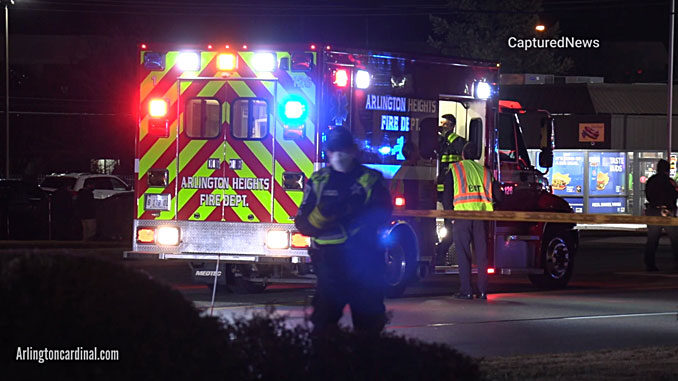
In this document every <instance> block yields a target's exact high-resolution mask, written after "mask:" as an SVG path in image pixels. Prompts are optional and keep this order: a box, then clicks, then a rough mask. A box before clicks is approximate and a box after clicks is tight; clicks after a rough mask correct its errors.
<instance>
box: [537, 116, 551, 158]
mask: <svg viewBox="0 0 678 381" xmlns="http://www.w3.org/2000/svg"><path fill="white" fill-rule="evenodd" d="M554 135H555V134H554V127H553V118H552V117H551V116H550V115H547V116H545V117H543V118H542V119H541V144H540V146H541V147H540V148H541V152H540V153H539V166H540V167H542V168H551V167H553V150H554V149H555V137H554Z"/></svg>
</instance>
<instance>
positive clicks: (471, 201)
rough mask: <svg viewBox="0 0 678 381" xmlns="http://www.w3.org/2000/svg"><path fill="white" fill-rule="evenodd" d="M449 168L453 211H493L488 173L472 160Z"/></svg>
mask: <svg viewBox="0 0 678 381" xmlns="http://www.w3.org/2000/svg"><path fill="white" fill-rule="evenodd" d="M451 167H452V168H451V172H452V179H453V180H454V200H453V202H452V203H453V205H454V210H474V211H487V212H489V211H493V210H494V208H493V207H492V175H491V174H490V171H489V170H488V169H487V168H485V167H483V166H482V165H480V164H478V163H476V162H475V161H473V160H462V161H460V162H458V163H454V164H452V166H451Z"/></svg>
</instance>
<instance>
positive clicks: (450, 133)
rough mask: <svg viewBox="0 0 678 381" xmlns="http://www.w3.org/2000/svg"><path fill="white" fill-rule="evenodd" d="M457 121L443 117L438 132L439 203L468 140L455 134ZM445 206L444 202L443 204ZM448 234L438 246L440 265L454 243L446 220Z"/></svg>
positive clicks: (451, 117) (444, 260)
mask: <svg viewBox="0 0 678 381" xmlns="http://www.w3.org/2000/svg"><path fill="white" fill-rule="evenodd" d="M456 125H457V119H456V118H455V117H454V115H452V114H445V115H443V122H442V123H441V124H440V130H439V132H438V201H439V202H443V199H444V198H443V192H444V188H445V185H444V183H445V177H446V175H447V172H448V171H449V170H450V166H451V165H452V164H454V163H456V162H458V161H459V160H461V151H462V149H463V148H464V145H465V144H466V139H464V138H462V137H461V136H459V135H457V133H456V132H455V129H456ZM443 205H444V202H443ZM445 229H446V230H447V234H446V235H445V236H444V237H443V238H442V239H441V241H440V242H439V243H438V245H437V246H436V258H437V261H438V262H439V264H441V265H444V264H447V263H446V258H447V252H448V251H449V250H450V246H452V243H453V237H452V221H450V220H445Z"/></svg>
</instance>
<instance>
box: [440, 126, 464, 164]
mask: <svg viewBox="0 0 678 381" xmlns="http://www.w3.org/2000/svg"><path fill="white" fill-rule="evenodd" d="M458 138H460V136H459V135H457V134H456V133H455V132H452V133H451V134H449V135H447V146H448V147H449V146H450V145H451V144H452V142H454V141H455V140H457V139H458ZM460 160H461V155H460V154H449V153H447V149H445V150H443V152H442V156H440V162H441V163H445V164H447V163H456V162H457V161H460Z"/></svg>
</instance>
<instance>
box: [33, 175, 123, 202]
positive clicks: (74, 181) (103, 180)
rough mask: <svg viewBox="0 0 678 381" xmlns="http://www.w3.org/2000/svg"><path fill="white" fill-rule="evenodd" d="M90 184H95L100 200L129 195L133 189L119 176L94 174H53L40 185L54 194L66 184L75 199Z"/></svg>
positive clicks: (95, 190) (95, 194)
mask: <svg viewBox="0 0 678 381" xmlns="http://www.w3.org/2000/svg"><path fill="white" fill-rule="evenodd" d="M90 182H91V183H93V184H94V198H95V199H98V200H103V199H106V198H109V197H111V196H114V195H118V194H121V193H129V192H130V191H131V190H132V187H131V186H130V185H127V184H125V182H124V181H122V180H121V179H120V178H119V177H118V176H114V175H100V174H92V173H60V174H56V173H53V174H51V175H48V176H46V177H45V179H44V180H43V181H42V183H40V188H41V189H42V190H44V191H46V192H49V193H52V192H55V191H56V190H57V189H58V188H59V187H60V186H61V185H63V184H65V185H66V187H67V188H68V190H69V191H71V192H73V196H74V197H75V195H77V194H78V191H79V190H80V189H82V188H84V187H85V185H86V184H89V183H90Z"/></svg>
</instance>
